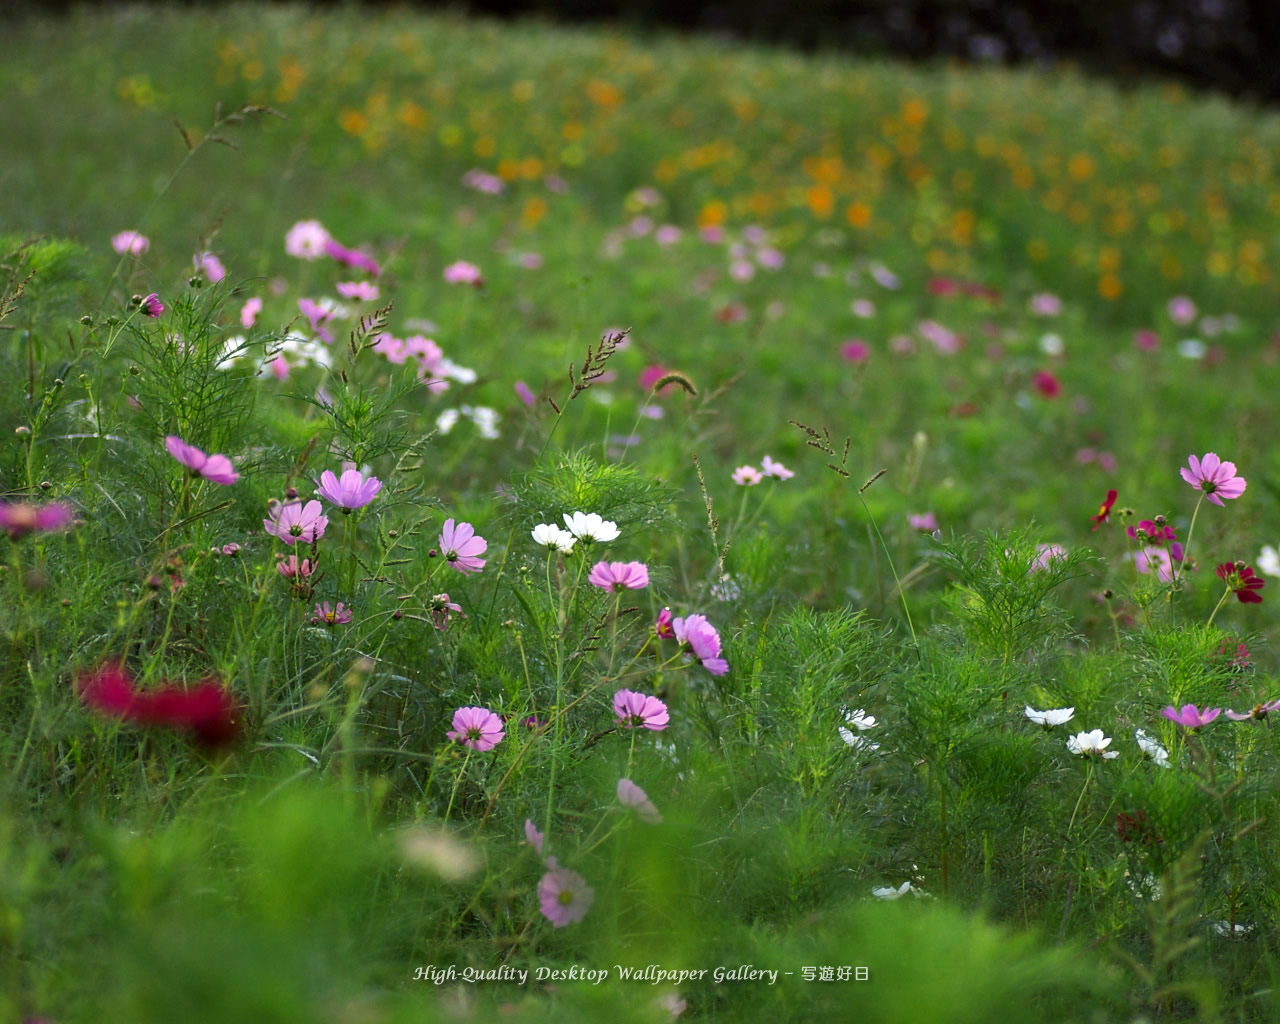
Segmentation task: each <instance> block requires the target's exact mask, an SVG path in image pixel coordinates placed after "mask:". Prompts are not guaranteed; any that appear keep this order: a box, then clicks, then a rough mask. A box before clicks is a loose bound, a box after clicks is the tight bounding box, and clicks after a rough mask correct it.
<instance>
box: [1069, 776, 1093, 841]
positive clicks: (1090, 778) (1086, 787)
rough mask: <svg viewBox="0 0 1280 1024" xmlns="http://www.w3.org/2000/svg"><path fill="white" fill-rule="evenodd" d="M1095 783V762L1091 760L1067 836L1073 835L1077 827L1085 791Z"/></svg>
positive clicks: (1077, 798)
mask: <svg viewBox="0 0 1280 1024" xmlns="http://www.w3.org/2000/svg"><path fill="white" fill-rule="evenodd" d="M1092 781H1093V760H1092V759H1090V760H1089V771H1088V773H1087V774H1086V775H1085V777H1084V785H1083V786H1081V787H1080V795H1079V796H1078V797H1076V806H1075V809H1074V810H1073V811H1072V812H1071V821H1070V822H1069V823H1068V824H1067V834H1068V835H1070V834H1071V830H1072V829H1073V828H1075V825H1076V815H1077V814H1079V813H1080V804H1081V803H1083V802H1084V794H1085V791H1086V790H1087V789H1088V788H1089V783H1090V782H1092Z"/></svg>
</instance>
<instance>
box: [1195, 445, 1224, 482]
mask: <svg viewBox="0 0 1280 1024" xmlns="http://www.w3.org/2000/svg"><path fill="white" fill-rule="evenodd" d="M1221 464H1222V460H1221V459H1219V458H1218V456H1217V455H1216V454H1215V453H1214V452H1209V453H1208V454H1207V455H1205V457H1204V458H1203V459H1201V460H1200V472H1201V474H1202V475H1204V476H1206V477H1208V478H1209V479H1210V480H1212V479H1213V478H1214V476H1215V475H1216V474H1217V472H1218V467H1219V466H1220V465H1221Z"/></svg>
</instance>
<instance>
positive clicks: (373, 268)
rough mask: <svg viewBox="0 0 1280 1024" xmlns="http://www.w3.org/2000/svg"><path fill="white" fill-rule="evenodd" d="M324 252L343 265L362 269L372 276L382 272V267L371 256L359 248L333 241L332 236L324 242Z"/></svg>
mask: <svg viewBox="0 0 1280 1024" xmlns="http://www.w3.org/2000/svg"><path fill="white" fill-rule="evenodd" d="M324 254H325V255H326V256H328V257H329V258H330V259H332V260H336V261H337V262H338V263H341V264H342V265H343V266H345V267H354V268H355V269H356V270H363V271H364V272H365V273H367V274H372V275H373V276H374V277H377V276H378V275H379V274H381V273H382V268H381V267H380V266H378V261H377V260H375V259H374V258H373V257H372V256H369V255H367V254H366V253H363V252H361V251H360V250H359V249H348V248H347V247H346V246H345V245H341V244H339V243H338V242H335V241H334V240H333V239H332V238H330V239H329V240H328V241H327V242H325V243H324Z"/></svg>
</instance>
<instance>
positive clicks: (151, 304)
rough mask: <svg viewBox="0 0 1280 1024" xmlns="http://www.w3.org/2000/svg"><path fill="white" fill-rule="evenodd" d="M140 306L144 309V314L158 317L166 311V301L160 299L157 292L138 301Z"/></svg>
mask: <svg viewBox="0 0 1280 1024" xmlns="http://www.w3.org/2000/svg"><path fill="white" fill-rule="evenodd" d="M138 308H139V309H140V310H142V313H143V315H144V316H149V317H158V316H159V315H160V314H161V313H163V312H164V303H163V302H161V301H160V296H159V295H157V294H156V293H155V292H152V293H151V294H150V295H148V296H146V297H145V298H143V299H142V300H141V301H139V303H138Z"/></svg>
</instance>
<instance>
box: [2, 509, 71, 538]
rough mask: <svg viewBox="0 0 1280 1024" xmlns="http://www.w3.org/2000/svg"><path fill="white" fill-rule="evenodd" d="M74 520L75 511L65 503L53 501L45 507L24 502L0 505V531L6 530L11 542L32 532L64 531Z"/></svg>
mask: <svg viewBox="0 0 1280 1024" xmlns="http://www.w3.org/2000/svg"><path fill="white" fill-rule="evenodd" d="M74 518H75V509H74V508H72V507H71V506H70V505H68V504H67V503H66V502H65V501H53V502H50V503H49V504H47V505H32V504H30V503H29V502H25V501H18V502H14V503H12V504H7V503H0V530H6V531H7V532H8V534H9V537H10V539H12V540H17V538H19V537H23V536H26V535H27V534H28V533H32V532H36V533H53V532H54V531H57V530H64V529H66V528H67V527H68V526H69V525H70V524H71V522H72V520H73V519H74Z"/></svg>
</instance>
